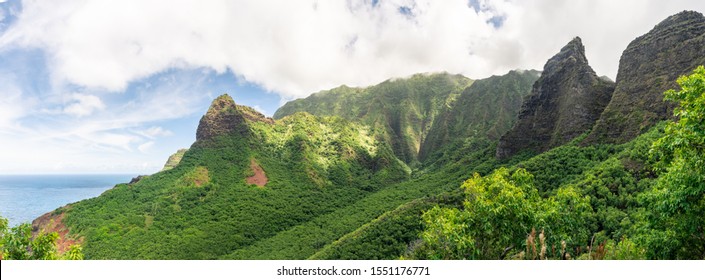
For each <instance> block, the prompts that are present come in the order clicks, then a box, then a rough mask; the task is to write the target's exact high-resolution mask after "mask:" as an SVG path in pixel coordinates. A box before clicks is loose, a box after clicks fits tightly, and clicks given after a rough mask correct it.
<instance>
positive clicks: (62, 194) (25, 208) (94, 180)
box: [0, 174, 137, 226]
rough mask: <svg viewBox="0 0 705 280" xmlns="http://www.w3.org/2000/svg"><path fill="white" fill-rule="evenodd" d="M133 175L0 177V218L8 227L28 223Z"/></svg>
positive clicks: (98, 193) (100, 192) (125, 180)
mask: <svg viewBox="0 0 705 280" xmlns="http://www.w3.org/2000/svg"><path fill="white" fill-rule="evenodd" d="M135 176H137V175H135V174H44V175H24V174H23V175H0V216H2V217H4V218H6V219H8V221H9V224H10V226H16V225H19V224H21V223H31V222H32V220H34V219H36V218H37V217H39V216H41V215H43V214H44V213H47V212H49V211H52V210H54V209H56V208H59V207H61V206H64V205H66V204H69V203H73V202H77V201H81V200H84V199H88V198H92V197H96V196H99V195H100V194H102V193H103V192H105V191H106V190H108V189H111V188H112V187H114V186H115V185H117V184H120V183H127V182H129V181H130V180H131V179H132V178H133V177H135Z"/></svg>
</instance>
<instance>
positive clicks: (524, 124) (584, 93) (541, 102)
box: [496, 37, 614, 159]
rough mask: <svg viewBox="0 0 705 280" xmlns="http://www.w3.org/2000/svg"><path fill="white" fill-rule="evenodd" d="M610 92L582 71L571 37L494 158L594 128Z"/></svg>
mask: <svg viewBox="0 0 705 280" xmlns="http://www.w3.org/2000/svg"><path fill="white" fill-rule="evenodd" d="M613 91H614V83H612V82H610V81H608V80H605V79H602V78H600V77H598V76H597V75H596V74H595V71H593V70H592V68H591V67H590V66H589V65H588V61H587V58H586V57H585V48H584V47H583V44H582V41H581V40H580V38H579V37H575V38H574V39H573V40H572V41H570V42H569V43H568V44H567V45H566V46H565V47H563V48H562V49H561V51H560V52H559V53H558V54H556V55H555V56H554V57H552V58H551V59H549V60H548V62H547V63H546V65H545V66H544V69H543V72H542V74H541V77H540V78H539V79H538V80H537V81H536V83H534V85H533V88H532V91H531V93H530V94H529V95H528V96H527V97H526V98H525V99H524V102H523V104H522V107H521V111H520V112H519V119H518V121H517V123H516V124H515V125H514V127H512V129H511V130H510V131H509V132H507V133H506V134H505V135H503V136H502V137H501V139H500V142H499V144H498V146H497V151H496V156H497V158H499V159H505V158H508V157H511V156H513V155H515V154H517V153H518V152H520V151H523V150H531V151H534V152H543V151H546V150H548V149H550V148H553V147H556V146H559V145H562V144H565V143H567V142H569V141H570V140H572V139H573V138H575V137H576V136H579V135H580V134H582V133H584V132H586V131H587V130H588V129H590V128H591V127H592V126H593V125H594V123H595V121H596V120H597V119H598V118H599V116H600V114H601V113H602V111H603V110H604V108H605V106H607V104H608V102H609V101H610V98H611V95H612V92H613Z"/></svg>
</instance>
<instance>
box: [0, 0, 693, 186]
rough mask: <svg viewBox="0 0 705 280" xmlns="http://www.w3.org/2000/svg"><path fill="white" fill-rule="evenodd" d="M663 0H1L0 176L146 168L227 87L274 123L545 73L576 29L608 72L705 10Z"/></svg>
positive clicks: (190, 129) (180, 139)
mask: <svg viewBox="0 0 705 280" xmlns="http://www.w3.org/2000/svg"><path fill="white" fill-rule="evenodd" d="M566 2H569V3H566ZM614 2H618V3H614ZM662 2H663V1H655V0H654V1H641V0H628V1H582V0H577V1H551V0H533V1H510V0H470V1H465V0H448V1H431V0H389V1H385V0H379V1H377V0H368V1H353V0H351V1H342V0H341V1H315V0H306V1H217V0H214V1H188V0H184V1H159V0H146V1H101V0H96V1H87V2H86V1H80V0H75V1H74V0H69V1H24V2H22V1H18V0H10V1H6V0H0V174H37V173H42V174H46V173H131V174H150V173H153V172H156V171H158V170H159V169H160V168H161V166H162V165H163V163H164V161H165V160H166V158H167V157H168V156H169V155H170V154H171V153H173V152H174V151H176V150H177V149H179V148H185V147H189V146H190V145H191V144H192V143H193V141H194V140H195V130H196V126H197V125H198V120H199V119H200V117H201V115H202V114H203V113H204V112H205V111H206V110H207V108H208V106H209V104H210V101H211V100H212V99H213V98H214V97H216V96H218V95H220V94H222V93H229V94H231V95H232V96H233V98H234V100H235V101H236V102H237V103H239V104H244V105H248V106H251V107H254V108H255V109H257V110H259V111H260V112H262V113H264V114H265V115H270V116H271V115H272V114H273V113H274V112H275V111H276V109H277V108H278V107H279V106H281V104H283V103H285V102H286V101H288V100H292V99H295V98H302V97H305V96H308V95H309V94H311V93H313V92H316V91H319V90H323V89H328V88H332V87H336V86H339V85H341V84H346V85H349V86H368V85H372V84H376V83H379V82H381V81H384V80H386V79H388V78H392V77H405V76H409V75H412V74H414V73H420V72H439V71H447V72H450V73H460V74H463V75H465V76H468V77H471V78H484V77H488V76H490V75H494V74H503V73H506V72H507V71H509V70H512V69H541V68H542V66H543V63H545V61H546V60H547V59H548V58H549V57H550V56H552V55H553V54H554V53H555V52H557V51H558V50H559V49H560V48H561V47H562V46H563V45H564V44H565V43H567V42H568V41H569V40H570V39H571V38H573V37H574V36H581V37H582V39H583V43H584V44H585V45H586V50H587V56H588V59H589V60H590V63H591V65H592V66H593V68H594V69H595V70H596V72H597V73H598V74H599V75H607V76H610V77H612V78H614V77H615V75H616V71H617V64H618V61H619V56H620V55H621V52H622V50H623V49H624V48H625V47H626V45H627V44H628V43H629V42H630V41H631V40H633V39H634V38H636V37H637V36H639V35H641V34H643V33H645V32H647V31H648V30H650V29H651V28H652V27H653V26H654V25H655V24H657V23H658V22H659V21H661V20H663V19H664V18H666V17H667V16H668V15H671V14H673V13H676V12H678V11H681V10H684V9H689V10H696V11H700V12H703V11H704V10H705V4H703V2H705V1H686V0H679V1H668V2H667V3H662ZM167 6H168V7H167Z"/></svg>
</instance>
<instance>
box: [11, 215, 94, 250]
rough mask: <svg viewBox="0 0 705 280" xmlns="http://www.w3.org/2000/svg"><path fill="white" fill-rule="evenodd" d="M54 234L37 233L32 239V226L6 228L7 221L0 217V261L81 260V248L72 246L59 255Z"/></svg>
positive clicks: (56, 236)
mask: <svg viewBox="0 0 705 280" xmlns="http://www.w3.org/2000/svg"><path fill="white" fill-rule="evenodd" d="M58 239H59V234H58V233H56V232H50V233H46V232H43V231H42V232H39V233H38V234H36V236H34V237H32V226H31V225H29V224H26V223H24V224H20V225H18V226H15V227H12V228H10V227H8V222H7V219H5V218H3V217H0V259H3V260H58V259H67V260H82V259H83V254H82V253H81V246H79V245H73V246H72V247H71V248H70V250H69V251H67V252H66V253H64V254H63V255H59V254H58V252H57V250H56V241H57V240H58Z"/></svg>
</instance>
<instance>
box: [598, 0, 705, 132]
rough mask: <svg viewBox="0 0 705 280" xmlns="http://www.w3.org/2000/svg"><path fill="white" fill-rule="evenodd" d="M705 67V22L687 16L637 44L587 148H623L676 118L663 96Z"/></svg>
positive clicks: (628, 54)
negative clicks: (679, 80)
mask: <svg viewBox="0 0 705 280" xmlns="http://www.w3.org/2000/svg"><path fill="white" fill-rule="evenodd" d="M703 64H705V17H703V15H702V14H701V13H698V12H693V11H684V12H680V13H678V14H675V15H673V16H670V17H668V18H667V19H665V20H664V21H662V22H661V23H659V24H658V25H656V26H655V27H654V28H653V29H652V30H651V31H649V32H648V33H646V34H644V35H642V36H640V37H638V38H636V39H634V40H633V41H632V42H631V43H629V46H627V49H626V50H624V52H623V53H622V57H621V58H620V60H619V70H618V72H617V86H616V89H615V91H614V94H613V96H612V100H611V101H610V103H609V105H607V108H605V110H604V112H603V113H602V115H601V116H600V119H599V120H598V121H597V123H596V125H595V127H594V128H593V130H592V132H591V134H590V135H589V136H588V138H587V139H586V140H585V143H623V142H626V141H628V140H630V139H632V138H634V137H636V136H637V135H639V134H640V133H643V132H645V131H646V130H648V129H649V128H650V127H651V126H652V125H654V124H655V123H656V122H658V121H660V120H665V119H668V118H671V117H672V113H673V107H674V104H670V103H668V102H665V101H663V92H664V91H666V90H667V89H671V88H677V84H676V79H677V78H678V77H679V76H682V75H685V74H687V73H690V72H691V71H693V69H695V67H697V66H698V65H703Z"/></svg>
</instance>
